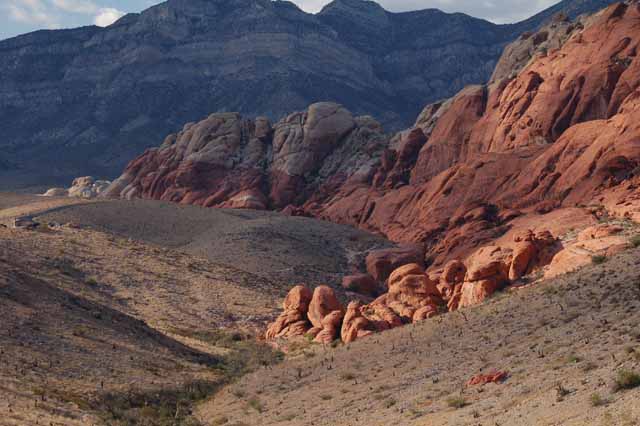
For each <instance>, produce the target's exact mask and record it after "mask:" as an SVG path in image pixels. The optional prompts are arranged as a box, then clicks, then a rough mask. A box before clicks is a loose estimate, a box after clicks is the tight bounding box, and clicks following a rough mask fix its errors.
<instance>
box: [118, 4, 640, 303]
mask: <svg viewBox="0 0 640 426" xmlns="http://www.w3.org/2000/svg"><path fill="white" fill-rule="evenodd" d="M639 17H640V11H639V10H638V5H637V4H636V3H628V4H627V3H625V4H623V3H620V4H616V5H613V6H611V7H609V8H607V9H606V10H604V11H602V12H601V13H599V14H597V15H595V16H593V17H591V18H589V19H585V20H584V22H583V23H573V24H571V23H568V22H566V21H564V20H558V21H556V22H554V23H552V24H551V25H552V26H554V27H553V28H547V29H543V30H542V31H541V33H537V34H531V35H530V36H529V38H527V39H526V40H525V41H527V43H531V44H528V45H527V46H524V47H522V46H521V47H518V46H515V45H514V46H512V49H511V50H508V51H507V53H506V54H505V60H504V61H503V64H511V65H504V67H505V68H510V69H512V71H513V72H512V73H507V72H504V71H501V70H497V71H496V80H495V81H494V82H493V83H492V84H490V85H477V86H471V87H468V88H466V89H464V90H462V91H461V92H460V93H459V94H458V95H456V96H455V97H453V98H452V99H450V100H447V101H444V102H437V103H435V104H433V105H430V106H428V107H427V108H425V110H424V111H423V113H422V114H421V115H420V117H419V118H418V120H417V121H416V123H415V125H414V126H413V127H411V128H409V129H407V130H405V131H403V132H400V133H398V134H397V135H395V136H392V137H387V136H385V135H384V132H383V131H382V130H381V128H380V126H379V125H377V124H376V123H375V122H374V121H373V120H372V119H370V118H367V117H353V116H352V115H351V114H350V113H349V112H347V111H346V110H345V109H344V108H342V107H340V106H338V105H335V104H326V103H322V104H316V105H313V106H311V107H310V108H309V110H308V111H305V112H301V113H295V114H291V115H289V116H287V117H286V118H285V119H283V120H281V121H280V122H279V123H276V124H274V125H269V124H268V123H267V121H266V120H256V121H252V120H246V119H243V118H242V117H240V116H238V115H237V114H214V115H213V116H211V117H210V118H209V119H207V120H205V121H203V122H201V123H197V124H191V125H188V126H186V127H185V129H184V130H183V132H181V133H180V134H178V135H175V136H171V137H169V138H168V139H167V141H166V142H165V144H163V146H162V147H160V148H159V149H155V150H150V151H148V152H147V153H146V154H144V155H143V156H141V157H140V158H138V159H137V160H134V161H133V162H132V163H131V164H130V165H129V167H128V168H127V170H126V171H125V173H124V174H123V176H122V177H121V178H120V179H118V180H117V181H116V182H114V184H113V185H112V186H111V187H110V188H109V191H108V194H109V195H112V196H119V197H123V198H131V197H144V198H159V199H164V200H171V201H176V202H182V203H193V204H200V205H205V206H219V207H252V208H262V206H263V205H266V208H269V209H278V210H282V211H285V212H287V213H289V214H294V215H305V216H312V217H316V218H320V219H325V220H331V221H334V222H340V223H346V224H351V225H353V226H358V227H360V228H363V229H366V230H369V231H372V232H376V233H381V234H384V235H385V236H387V237H388V238H390V239H392V240H394V241H396V242H401V243H415V244H417V245H418V247H421V248H424V249H425V250H420V251H421V253H420V254H418V253H416V252H413V253H411V254H408V253H407V254H406V256H405V254H401V255H399V256H397V253H392V252H387V253H380V254H372V255H371V259H369V260H368V262H367V264H368V268H367V272H368V273H369V274H370V275H371V276H373V277H374V279H375V280H376V281H378V282H381V283H382V282H384V281H385V280H386V279H387V278H388V276H389V274H390V273H391V271H393V270H394V269H395V268H396V267H399V266H402V265H404V264H406V263H415V262H418V263H420V262H424V261H425V260H428V262H427V263H428V265H425V266H429V268H430V270H434V269H442V268H444V266H445V265H446V264H447V262H449V261H451V260H454V259H460V260H465V259H467V258H468V257H469V256H471V255H472V254H474V252H475V251H477V249H478V247H486V246H490V245H494V246H496V245H497V246H500V247H502V248H504V249H505V250H507V249H508V250H511V252H510V253H509V254H508V256H511V260H510V261H509V262H506V261H505V263H504V265H503V267H504V268H506V269H504V270H502V271H501V272H502V275H501V277H502V278H501V279H507V280H511V281H513V280H517V279H518V278H519V277H520V276H522V275H523V274H526V273H527V271H528V270H529V269H530V265H532V264H535V263H536V261H535V260H532V259H535V258H541V257H544V258H549V257H553V254H554V253H553V250H550V249H549V248H548V247H547V248H545V249H544V250H543V251H542V252H541V248H540V247H539V246H538V245H537V244H536V243H533V244H532V241H528V240H526V239H523V240H522V241H520V242H519V243H518V244H517V245H514V246H513V247H511V246H509V247H507V245H505V244H497V243H496V241H497V240H498V239H499V238H500V237H502V236H503V235H504V234H505V233H506V232H514V231H518V230H521V231H526V230H528V229H530V228H529V226H528V225H527V223H528V222H531V221H535V220H536V218H538V219H539V221H544V215H550V216H549V217H551V215H553V214H555V213H558V212H562V211H573V210H575V209H581V210H582V211H584V212H586V210H587V209H586V208H585V207H584V206H589V205H594V204H598V205H603V206H604V207H605V208H606V209H607V210H608V211H609V212H611V214H616V215H621V216H624V217H628V218H640V195H639V194H638V192H639V191H638V189H637V188H638V187H639V185H640V176H638V175H637V168H638V166H640V144H639V143H638V140H640V124H639V123H640V120H639V118H640V89H639V88H640V60H639V59H638V55H637V50H638V45H639V43H640V30H639V28H638V27H639V25H640V24H638V22H639ZM544 31H547V32H548V34H547V35H546V39H545V37H543V35H541V34H542V33H544ZM521 42H522V40H521ZM541 46H542V47H541ZM520 48H522V52H520V53H521V54H520V53H518V52H519V50H518V49H520ZM510 57H511V59H509V58H510ZM528 57H531V59H530V60H528V59H527V58H528ZM265 200H266V201H265ZM553 217H554V219H553V220H554V221H556V222H557V223H553V224H550V225H549V227H548V228H553V229H564V230H566V229H568V228H570V227H571V222H572V218H571V215H568V214H567V215H556V216H553ZM540 218H542V219H540ZM398 259H400V260H398ZM549 260H550V259H549ZM496 265H497V264H496V263H493V264H492V265H485V266H486V267H488V268H490V269H491V268H494V269H495V267H496ZM468 266H472V268H471V271H467V273H468V274H470V278H469V279H467V280H465V281H463V282H456V283H455V285H454V284H453V283H447V282H446V280H445V281H438V283H437V285H440V286H443V285H446V286H447V287H448V289H447V291H446V292H445V291H444V288H443V293H446V297H447V298H449V296H451V295H452V294H453V293H454V292H456V285H461V284H463V283H464V282H474V281H480V280H484V279H486V278H484V277H482V276H481V275H482V271H476V270H474V268H473V265H468ZM489 272H492V273H493V272H495V271H493V270H489ZM478 274H480V275H478ZM454 281H459V280H454ZM497 285H498V287H500V283H499V282H498V283H497ZM459 287H460V288H459V289H458V290H457V293H456V294H462V293H461V286H459ZM469 287H470V286H467V288H469Z"/></svg>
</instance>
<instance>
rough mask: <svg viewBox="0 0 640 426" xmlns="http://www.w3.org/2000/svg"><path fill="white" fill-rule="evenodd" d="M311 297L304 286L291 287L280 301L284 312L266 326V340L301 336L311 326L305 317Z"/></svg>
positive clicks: (309, 291)
mask: <svg viewBox="0 0 640 426" xmlns="http://www.w3.org/2000/svg"><path fill="white" fill-rule="evenodd" d="M311 297H312V293H311V290H309V289H308V288H307V287H305V286H302V285H299V286H296V287H294V288H292V289H291V290H290V291H289V293H288V294H287V297H286V298H285V299H284V302H283V303H282V308H283V310H284V312H283V313H282V314H281V315H280V316H279V317H278V318H277V319H276V321H275V322H273V323H272V324H270V325H269V327H268V328H267V332H266V334H265V337H266V338H267V340H273V339H276V338H291V337H296V336H303V335H304V334H305V333H306V332H307V331H308V330H309V329H310V328H311V326H310V324H309V321H308V318H307V311H308V309H309V304H310V303H311Z"/></svg>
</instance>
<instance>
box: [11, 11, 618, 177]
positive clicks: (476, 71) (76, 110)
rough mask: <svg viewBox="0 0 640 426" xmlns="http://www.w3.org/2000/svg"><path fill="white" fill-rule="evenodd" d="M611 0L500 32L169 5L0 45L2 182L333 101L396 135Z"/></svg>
mask: <svg viewBox="0 0 640 426" xmlns="http://www.w3.org/2000/svg"><path fill="white" fill-rule="evenodd" d="M611 1H612V0H589V1H588V2H587V1H584V0H565V1H563V2H562V3H563V4H562V5H561V7H560V8H553V9H550V10H549V11H545V12H543V13H541V14H539V15H537V16H535V17H533V18H532V19H530V20H528V21H526V22H522V23H520V24H516V25H507V26H503V25H496V24H492V23H490V22H487V21H485V20H482V19H476V18H472V17H469V16H463V15H460V14H447V13H443V12H441V11H439V10H436V9H427V10H423V11H416V12H407V13H391V12H387V11H385V10H384V9H383V8H382V7H381V6H379V5H378V4H377V3H374V2H369V1H362V0H335V1H333V2H331V3H330V4H328V5H327V6H326V7H325V8H324V9H323V10H322V11H321V12H320V13H318V14H310V13H305V12H304V11H302V10H300V9H299V8H298V7H297V6H295V5H294V4H293V3H292V2H287V1H271V0H188V1H185V0H168V1H165V2H162V3H160V4H156V5H155V6H153V7H151V8H149V9H147V10H145V11H143V12H142V13H140V14H133V13H131V14H128V15H126V16H125V17H123V18H122V19H120V20H118V21H117V22H116V23H114V24H113V25H110V26H109V27H106V28H99V27H96V26H87V27H83V28H76V29H69V30H56V31H37V32H33V33H30V34H25V35H22V36H18V37H15V38H11V39H8V40H2V41H0V123H2V138H1V139H0V152H1V154H0V172H8V173H12V172H13V173H16V174H20V175H21V176H25V175H26V176H28V177H29V178H31V179H33V181H34V183H36V184H37V183H45V182H46V183H49V182H50V179H52V178H58V179H60V178H63V179H65V180H66V179H70V178H72V177H75V176H82V175H85V174H97V173H99V174H101V175H112V174H113V173H117V172H119V171H120V170H121V168H122V167H123V166H124V164H125V163H126V162H127V161H129V160H130V159H131V158H132V157H133V156H134V155H136V154H137V153H139V152H140V151H142V150H143V149H145V148H147V147H150V146H154V145H155V144H156V143H157V142H158V141H159V140H160V138H162V137H163V136H164V135H167V134H168V133H170V132H175V130H176V129H178V128H179V126H180V125H181V124H182V123H185V122H188V121H194V120H200V119H201V118H202V117H204V116H206V115H207V114H209V113H210V112H212V111H240V112H242V113H243V114H245V115H247V116H251V117H255V116H261V115H264V116H268V117H270V118H271V119H277V118H280V117H283V116H284V115H285V114H287V113H289V112H291V111H295V110H301V109H303V108H305V107H306V106H307V105H309V104H311V103H313V102H317V101H324V100H331V101H335V102H339V103H341V104H343V105H346V106H347V107H348V108H350V109H351V110H352V111H354V112H356V113H357V114H359V115H363V114H370V115H373V116H375V117H378V118H379V119H380V120H381V121H382V122H384V123H385V125H389V128H394V129H396V128H402V127H404V126H407V125H408V124H409V123H410V122H411V121H412V120H413V118H414V117H415V115H416V114H417V113H418V111H419V110H420V108H421V107H422V105H423V103H424V102H425V101H435V100H437V99H441V98H445V97H449V96H451V95H453V94H454V93H456V92H457V91H458V90H460V89H461V88H462V87H464V85H466V84H468V83H469V82H476V83H481V82H484V81H486V80H487V79H488V78H489V76H490V75H491V71H492V69H493V66H494V65H495V62H496V60H497V59H498V57H499V56H500V51H501V49H502V48H503V47H504V45H505V44H507V43H509V42H510V41H512V40H514V39H516V38H517V37H518V36H519V35H520V34H521V33H522V32H524V31H531V30H534V29H535V28H537V27H538V26H539V25H540V24H541V23H542V22H543V21H544V20H546V19H548V18H549V16H550V13H554V12H557V11H561V10H566V11H567V12H569V13H571V14H572V15H577V14H579V13H584V12H593V11H594V10H596V9H597V8H598V7H603V6H604V5H606V4H608V3H610V2H611ZM5 3H11V2H7V1H3V2H2V4H5ZM5 179H6V178H5ZM23 179H26V178H25V177H23ZM23 184H24V181H23Z"/></svg>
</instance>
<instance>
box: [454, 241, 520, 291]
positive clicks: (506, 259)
mask: <svg viewBox="0 0 640 426" xmlns="http://www.w3.org/2000/svg"><path fill="white" fill-rule="evenodd" d="M511 256H512V252H511V250H509V249H506V248H503V247H499V246H486V247H482V248H481V249H479V250H478V251H476V252H475V253H474V254H473V256H471V258H470V259H469V260H468V262H467V265H468V268H467V275H466V277H465V281H467V282H469V281H480V280H484V279H496V281H500V280H502V281H505V280H506V279H507V278H508V276H509V265H510V264H511Z"/></svg>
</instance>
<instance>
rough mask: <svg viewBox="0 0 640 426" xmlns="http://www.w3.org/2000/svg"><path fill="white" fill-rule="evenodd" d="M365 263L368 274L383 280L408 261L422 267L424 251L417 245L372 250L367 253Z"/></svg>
mask: <svg viewBox="0 0 640 426" xmlns="http://www.w3.org/2000/svg"><path fill="white" fill-rule="evenodd" d="M366 263H367V272H368V273H369V275H371V276H372V277H373V278H374V279H375V280H376V281H378V282H385V281H386V280H387V278H389V275H391V273H392V272H393V271H395V270H396V269H398V268H399V267H401V266H403V265H406V264H408V263H414V264H417V265H420V267H424V251H423V250H421V249H420V248H419V247H417V246H404V247H396V248H390V249H381V250H374V251H371V252H370V253H369V254H368V255H367V258H366Z"/></svg>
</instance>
